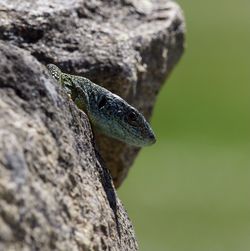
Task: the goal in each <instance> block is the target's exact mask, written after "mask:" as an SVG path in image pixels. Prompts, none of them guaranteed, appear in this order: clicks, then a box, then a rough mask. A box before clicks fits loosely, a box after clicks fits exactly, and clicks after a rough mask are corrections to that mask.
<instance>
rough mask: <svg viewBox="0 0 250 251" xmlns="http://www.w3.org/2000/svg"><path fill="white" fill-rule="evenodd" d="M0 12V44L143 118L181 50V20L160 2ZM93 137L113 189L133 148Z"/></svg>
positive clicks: (65, 1) (10, 7) (13, 7)
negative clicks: (95, 88)
mask: <svg viewBox="0 0 250 251" xmlns="http://www.w3.org/2000/svg"><path fill="white" fill-rule="evenodd" d="M0 9H1V11H0V21H1V22H0V38H2V39H3V40H7V41H11V43H12V44H15V45H17V46H19V47H21V48H24V49H26V50H28V51H30V53H31V54H32V55H33V56H34V57H36V58H37V59H38V60H39V61H40V62H42V63H44V64H46V63H55V64H56V65H58V66H60V67H61V68H62V69H63V70H64V71H66V72H69V73H72V74H79V75H82V76H86V77H88V78H89V79H91V80H92V81H94V82H96V83H98V84H100V85H103V86H104V87H106V88H107V89H109V90H111V91H113V92H114V93H116V94H118V95H120V96H122V97H123V98H125V99H126V100H127V101H128V102H129V103H131V104H132V105H134V106H135V107H137V108H138V109H139V110H140V111H141V112H142V113H144V115H145V116H146V117H147V118H150V116H151V113H152V109H153V105H154V103H155V99H156V95H157V93H158V92H159V89H160V86H161V85H162V84H163V82H164V79H165V78H166V77H167V75H168V74H169V73H170V71H171V69H172V68H173V66H174V65H175V64H176V62H177V61H178V59H179V58H180V56H181V54H182V52H183V43H184V42H183V41H184V35H183V34H184V25H183V16H182V13H181V10H180V8H179V7H178V5H177V4H176V3H173V2H171V1H167V0H151V1H150V0H144V1H142V0H141V1H138V0H102V1H100V0H92V1H83V0H71V1H69V0H57V1H44V0H36V1H34V0H29V1H18V0H6V2H3V4H2V7H1V6H0ZM95 136H96V137H95V138H96V142H97V145H98V149H99V151H100V153H101V156H102V158H103V160H104V162H105V164H106V166H107V167H108V168H109V169H110V170H111V173H112V177H113V180H114V183H115V185H116V186H117V187H118V186H119V185H120V184H121V183H122V181H123V179H124V178H125V177H126V175H127V172H128V169H129V167H130V166H131V164H132V163H133V160H134V158H135V157H136V155H137V153H138V151H139V149H138V148H135V147H131V146H128V145H125V144H123V143H120V142H117V141H115V140H112V139H109V138H107V137H103V136H102V135H98V133H96V134H95Z"/></svg>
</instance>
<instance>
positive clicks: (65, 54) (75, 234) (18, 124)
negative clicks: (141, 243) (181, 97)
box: [0, 0, 184, 251]
mask: <svg viewBox="0 0 250 251" xmlns="http://www.w3.org/2000/svg"><path fill="white" fill-rule="evenodd" d="M183 33H184V25H183V17H182V13H181V11H180V8H179V7H178V5H177V4H175V3H173V2H170V1H167V0H144V1H138V0H102V1H100V0H91V1H84V0H56V1H49V0H47V1H46V0H29V1H28V0H27V1H21V0H5V1H4V0H3V1H0V55H1V57H0V72H1V74H0V250H1V251H2V250H4V251H10V250H11V251H12V250H21V251H22V250H45V251H46V250H137V249H138V248H137V242H136V240H135V236H134V230H133V227H132V225H131V223H130V220H129V219H128V217H127V214H126V212H125V210H124V208H123V206H122V205H121V202H120V201H119V199H118V198H117V195H116V192H115V189H114V187H113V183H112V180H111V178H110V175H109V172H108V171H107V169H106V167H108V168H109V169H110V170H111V173H112V177H113V180H114V182H115V184H116V186H119V185H120V184H121V182H122V181H123V179H124V178H125V176H126V175H127V172H128V169H129V167H130V166H131V164H132V162H133V160H134V158H135V156H136V155H137V153H138V151H139V149H138V148H134V147H130V146H127V145H125V144H122V143H120V142H117V141H115V140H111V139H108V138H106V137H104V136H102V135H99V134H98V133H95V137H93V134H92V130H91V126H90V124H89V122H88V118H87V116H86V115H85V114H84V113H83V112H81V111H79V110H78V109H77V108H76V106H75V105H74V104H73V102H72V101H71V100H70V99H69V98H68V97H67V95H66V94H65V92H64V91H63V90H62V89H61V88H60V86H58V84H57V83H55V82H54V81H53V80H52V79H51V78H50V77H49V75H48V72H47V70H46V68H45V67H44V64H47V63H55V64H57V65H58V66H60V67H61V68H62V69H63V70H64V71H66V72H70V73H74V74H79V75H83V76H86V77H88V78H90V79H91V80H93V81H94V82H96V83H99V84H102V85H103V86H105V87H106V88H108V89H109V90H111V91H113V92H115V93H117V94H119V95H120V96H122V97H123V98H125V99H126V100H127V101H128V102H129V103H131V104H133V105H134V106H135V107H137V108H138V109H139V110H140V111H142V112H143V113H144V115H145V116H146V117H147V118H149V117H150V115H151V113H152V109H153V105H154V102H155V98H156V94H157V93H158V91H159V89H160V86H161V84H162V83H163V81H164V79H165V78H166V77H167V75H168V74H169V72H170V71H171V69H172V68H173V66H174V65H175V64H176V62H177V61H178V59H179V58H180V56H181V54H182V52H183V40H184V35H183ZM96 149H97V150H96ZM105 166H106V167H105Z"/></svg>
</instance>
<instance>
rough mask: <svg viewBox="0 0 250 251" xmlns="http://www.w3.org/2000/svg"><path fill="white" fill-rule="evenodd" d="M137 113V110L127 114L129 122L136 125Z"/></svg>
mask: <svg viewBox="0 0 250 251" xmlns="http://www.w3.org/2000/svg"><path fill="white" fill-rule="evenodd" d="M136 119H137V115H136V113H135V112H130V113H129V114H128V116H127V120H128V123H129V124H131V125H136Z"/></svg>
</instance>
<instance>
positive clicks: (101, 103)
mask: <svg viewBox="0 0 250 251" xmlns="http://www.w3.org/2000/svg"><path fill="white" fill-rule="evenodd" d="M106 103H107V99H106V97H105V96H102V97H101V99H100V101H99V103H98V108H99V109H101V108H102V107H103V106H105V104H106Z"/></svg>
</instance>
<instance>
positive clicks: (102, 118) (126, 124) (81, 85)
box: [47, 64, 156, 147]
mask: <svg viewBox="0 0 250 251" xmlns="http://www.w3.org/2000/svg"><path fill="white" fill-rule="evenodd" d="M47 67H48V69H49V72H50V74H51V75H52V76H53V77H54V78H55V79H56V80H57V81H58V82H59V83H60V84H61V85H62V86H63V88H64V89H65V90H66V91H67V93H68V94H69V95H70V96H71V98H72V100H73V101H74V102H75V104H76V105H77V106H78V108H79V109H81V110H83V111H84V112H85V113H87V115H88V117H89V119H90V122H91V124H92V125H93V126H94V127H95V128H97V129H98V130H99V131H100V132H102V133H103V134H105V135H107V136H109V137H111V138H115V139H117V140H120V141H123V142H125V143H127V144H130V145H134V146H139V147H142V146H146V145H151V144H153V143H155V141H156V139H155V135H154V132H153V130H152V128H151V127H150V125H149V123H148V122H147V121H146V119H145V118H144V116H143V115H142V114H141V113H140V112H139V111H138V110H137V109H135V108H134V107H132V106H131V105H129V104H128V103H127V102H126V101H125V100H123V99H122V98H121V97H119V96H117V95H116V94H114V93H112V92H110V91H108V90H107V89H105V88H103V87H101V86H99V85H96V84H94V83H93V82H91V81H90V80H89V79H87V78H84V77H80V76H74V75H70V74H66V73H63V72H61V70H60V69H59V68H58V67H57V66H55V65H53V64H49V65H48V66H47Z"/></svg>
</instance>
